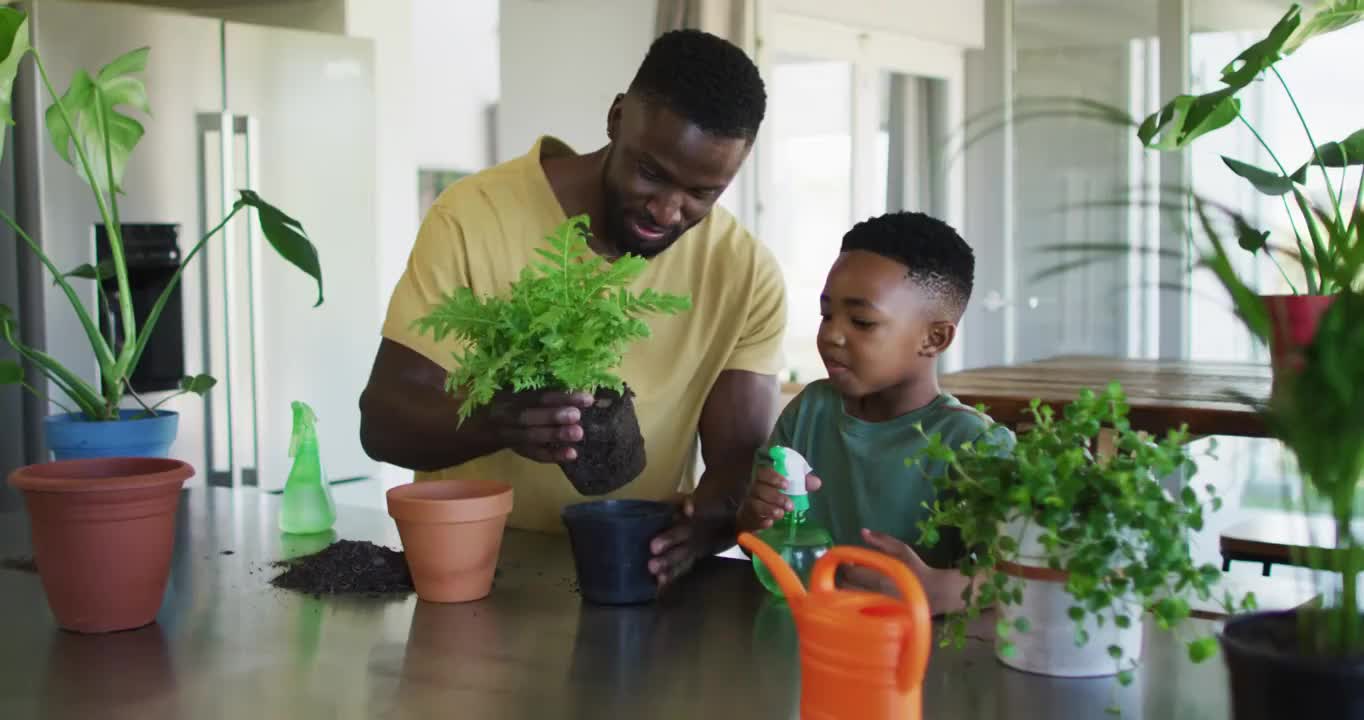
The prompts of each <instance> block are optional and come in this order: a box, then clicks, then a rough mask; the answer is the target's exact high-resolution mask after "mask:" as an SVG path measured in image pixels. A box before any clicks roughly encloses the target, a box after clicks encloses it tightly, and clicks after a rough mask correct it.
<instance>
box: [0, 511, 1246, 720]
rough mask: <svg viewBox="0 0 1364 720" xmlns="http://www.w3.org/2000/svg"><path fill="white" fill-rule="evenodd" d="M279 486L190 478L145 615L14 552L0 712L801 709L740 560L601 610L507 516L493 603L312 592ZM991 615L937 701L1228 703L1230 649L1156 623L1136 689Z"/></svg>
mask: <svg viewBox="0 0 1364 720" xmlns="http://www.w3.org/2000/svg"><path fill="white" fill-rule="evenodd" d="M277 503H278V497H277V496H271V495H265V494H261V493H258V492H256V491H254V490H236V491H232V490H227V489H221V488H217V489H212V490H205V489H195V490H187V491H186V492H185V494H184V498H183V502H182V504H181V513H180V517H179V522H178V524H177V530H176V532H177V536H176V551H175V561H174V566H173V569H172V573H171V580H170V586H169V588H168V589H167V592H166V600H165V604H164V605H163V607H162V610H161V614H160V616H159V617H158V621H157V622H156V623H155V624H153V625H151V626H149V627H146V628H143V629H140V630H135V631H129V632H124V633H116V634H112V635H104V636H81V635H75V634H71V633H66V632H63V631H60V630H58V629H57V628H56V626H55V625H54V624H53V620H52V616H51V614H50V613H49V611H48V609H47V605H46V602H45V600H44V598H43V592H42V587H41V585H40V583H39V580H38V577H37V576H36V575H33V574H31V573H26V572H21V571H17V570H11V569H0V638H3V641H0V718H5V719H6V720H19V719H20V718H79V719H80V720H87V719H88V718H139V719H140V720H156V719H160V718H196V719H198V718H204V719H213V718H222V719H223V720H229V719H230V720H264V719H266V718H288V719H291V720H296V719H302V718H313V717H317V718H409V717H411V718H417V717H423V718H425V717H442V718H479V719H485V718H486V719H488V720H495V719H497V718H583V719H584V720H586V719H588V718H593V719H595V718H685V719H687V720H719V719H720V718H754V719H760V718H796V717H797V703H798V699H799V692H800V691H799V676H798V658H797V654H796V653H797V650H796V637H795V628H794V624H793V623H792V621H791V617H790V613H789V611H788V610H787V609H786V608H785V606H784V605H781V604H779V603H774V602H772V601H771V600H769V599H768V597H767V596H766V594H765V593H764V591H763V589H762V588H761V586H759V585H758V583H757V581H756V579H755V578H754V577H753V573H752V568H751V566H750V565H749V564H748V563H746V562H744V561H738V560H728V559H723V558H714V559H710V560H707V561H706V562H704V563H702V564H701V566H700V567H699V568H698V569H697V571H696V572H694V573H693V574H692V575H690V576H689V577H688V578H687V579H685V580H684V581H683V582H682V583H680V584H679V585H678V586H677V587H675V588H673V589H672V590H670V591H669V592H668V593H667V594H666V595H665V596H664V597H663V598H662V599H661V600H659V601H658V602H656V603H653V604H649V605H644V606H638V607H629V608H608V607H595V606H592V605H589V604H585V603H583V602H582V601H581V600H580V598H579V597H578V596H577V595H576V594H575V592H574V591H573V587H572V586H573V565H572V558H571V557H570V555H569V551H568V545H567V542H566V540H565V539H564V538H562V537H558V536H550V535H536V534H531V533H523V532H516V531H509V532H508V533H507V536H506V539H505V541H504V544H503V550H502V557H501V563H500V569H499V574H498V578H497V581H496V585H495V587H494V590H493V593H492V595H491V596H489V597H488V598H486V599H484V600H482V601H479V602H475V603H468V604H463V605H437V604H430V603H425V602H419V601H417V599H416V597H415V596H410V597H407V598H405V599H397V600H378V599H336V598H332V599H314V598H312V597H308V596H304V595H299V594H294V593H288V592H284V591H279V590H275V589H274V588H272V587H270V586H269V584H268V580H269V579H270V577H272V576H273V574H274V572H275V571H274V570H273V569H272V568H270V567H269V566H268V563H269V562H270V561H273V560H277V559H279V558H281V557H284V556H285V555H286V554H302V553H305V552H309V551H311V550H312V549H315V547H309V546H308V544H307V543H304V544H299V543H288V542H287V541H286V539H285V538H284V537H282V536H281V533H280V532H279V531H278V530H277V529H276V527H275V524H274V520H275V512H276V509H277V507H278V505H277ZM335 532H336V535H337V536H339V537H343V538H349V539H364V540H372V541H374V542H378V543H381V544H386V545H389V546H391V547H398V545H399V543H398V536H397V531H396V529H395V527H394V526H393V523H392V522H391V521H390V519H389V518H388V516H387V515H386V514H385V513H383V512H382V511H380V510H374V509H367V508H358V507H342V508H341V509H340V512H339V518H338V521H337V526H336V530H335ZM313 543H314V545H315V543H316V541H313ZM28 548H29V541H28V535H27V525H26V520H25V518H24V516H23V515H22V514H21V513H16V512H8V513H0V557H13V556H16V555H22V554H25V553H26V552H27V550H28ZM224 551H232V554H230V555H228V554H223V553H224ZM1197 624H1198V625H1199V627H1200V629H1201V630H1203V631H1206V630H1207V629H1208V627H1209V625H1207V621H1197ZM988 632H989V630H988V628H982V631H981V633H980V635H979V636H978V637H976V638H975V639H973V640H972V641H970V642H969V643H968V645H967V647H966V648H965V649H963V650H954V649H950V648H948V649H944V648H936V647H935V649H934V654H933V657H932V660H931V661H930V664H929V668H928V675H927V677H926V679H925V699H924V717H925V718H931V719H938V718H962V719H966V720H976V719H984V718H1019V719H1025V718H1037V719H1039V720H1041V719H1046V720H1064V719H1067V718H1105V717H1113V716H1112V715H1108V714H1106V713H1105V708H1107V707H1109V706H1110V705H1113V704H1116V705H1117V706H1118V707H1120V708H1121V710H1122V715H1121V717H1123V718H1153V719H1154V718H1160V719H1161V720H1170V719H1174V718H1186V719H1195V718H1206V719H1209V720H1213V719H1218V718H1225V717H1228V710H1227V685H1226V677H1225V671H1224V669H1223V665H1222V662H1221V659H1220V657H1219V658H1214V659H1213V660H1211V661H1209V662H1206V663H1203V664H1201V665H1194V664H1192V663H1191V662H1190V661H1189V660H1188V659H1187V657H1186V655H1185V652H1184V649H1183V645H1182V644H1181V643H1180V642H1178V640H1177V639H1174V638H1171V637H1170V635H1169V634H1168V633H1164V632H1161V631H1159V630H1156V629H1155V628H1154V625H1153V623H1147V639H1146V648H1145V666H1144V668H1143V669H1142V670H1141V671H1140V672H1139V673H1138V674H1137V680H1136V682H1135V683H1134V684H1133V685H1132V686H1131V687H1127V688H1121V687H1119V686H1118V684H1117V683H1116V681H1114V680H1113V679H1112V678H1100V679H1092V680H1062V679H1055V678H1047V677H1041V676H1034V675H1028V674H1024V673H1020V672H1017V671H1014V670H1010V669H1007V668H1005V667H1003V666H1002V665H1000V664H999V663H998V662H996V661H995V659H994V656H993V653H992V651H991V647H990V644H989V640H988Z"/></svg>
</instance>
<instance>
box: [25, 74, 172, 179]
mask: <svg viewBox="0 0 1364 720" xmlns="http://www.w3.org/2000/svg"><path fill="white" fill-rule="evenodd" d="M149 52H150V49H149V48H139V49H137V50H133V51H132V52H130V53H127V54H125V55H122V56H120V57H118V58H115V59H114V61H113V62H111V63H109V64H108V65H105V66H104V67H103V68H102V69H101V70H100V71H99V74H98V75H96V76H95V77H93V78H92V77H90V74H89V73H87V72H85V71H84V70H79V71H77V72H76V75H75V77H73V78H72V79H71V86H70V87H69V88H67V90H66V94H65V95H63V96H62V97H61V99H60V100H59V101H57V102H54V103H52V105H51V106H49V107H48V108H47V116H46V118H45V119H46V121H47V131H48V134H49V135H50V136H51V137H52V145H53V147H55V148H56V149H57V154H58V155H60V156H61V157H62V159H63V160H65V161H66V162H68V163H70V164H71V166H72V167H74V168H76V170H77V172H79V173H80V175H81V177H82V178H84V179H85V181H86V182H88V183H90V184H91V185H92V186H93V187H95V188H96V189H98V190H101V191H104V192H108V191H109V190H110V185H111V180H112V187H113V190H114V191H115V192H122V190H121V188H120V186H121V183H122V182H123V170H124V167H125V166H126V165H127V164H128V156H129V155H130V154H132V151H133V148H134V147H135V146H136V145H137V143H138V141H139V140H141V139H142V134H143V132H144V130H143V128H142V123H140V122H138V121H137V120H134V119H133V118H131V117H128V116H127V115H124V114H122V113H120V112H119V111H118V108H120V107H123V106H125V105H126V106H129V107H132V108H134V109H137V110H141V111H142V112H143V113H146V114H148V115H150V114H151V106H150V105H149V104H148V102H147V88H146V86H145V85H143V84H142V80H141V79H139V78H136V77H134V74H135V73H139V72H142V71H143V70H144V69H145V68H146V67H147V54H148V53H149ZM68 123H69V125H68ZM73 145H78V146H79V147H78V149H76V151H75V152H73ZM82 151H83V152H84V155H85V158H84V159H85V162H88V163H89V164H90V165H89V170H90V172H91V173H93V174H94V178H90V177H88V176H87V175H86V166H85V162H82V160H81V152H82Z"/></svg>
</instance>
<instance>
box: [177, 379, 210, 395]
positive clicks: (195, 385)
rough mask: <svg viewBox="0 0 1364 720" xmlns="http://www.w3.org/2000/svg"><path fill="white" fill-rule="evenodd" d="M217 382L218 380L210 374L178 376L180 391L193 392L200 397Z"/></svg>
mask: <svg viewBox="0 0 1364 720" xmlns="http://www.w3.org/2000/svg"><path fill="white" fill-rule="evenodd" d="M217 384H218V381H217V380H215V379H214V378H213V376H212V375H204V374H199V375H187V376H185V377H183V378H180V390H181V391H182V392H187V393H194V394H195V395H198V396H200V397H203V396H204V394H205V393H207V392H208V391H209V390H211V389H213V386H214V385H217Z"/></svg>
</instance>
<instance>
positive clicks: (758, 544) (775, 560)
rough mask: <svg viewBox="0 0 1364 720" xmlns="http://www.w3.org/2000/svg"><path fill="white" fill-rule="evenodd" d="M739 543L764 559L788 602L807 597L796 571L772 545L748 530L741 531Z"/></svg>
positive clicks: (764, 563)
mask: <svg viewBox="0 0 1364 720" xmlns="http://www.w3.org/2000/svg"><path fill="white" fill-rule="evenodd" d="M739 545H740V546H741V547H743V548H744V549H745V550H748V551H749V552H751V553H753V554H754V555H757V556H758V559H760V560H762V562H763V565H766V566H767V570H768V572H770V573H772V577H773V578H774V579H775V580H776V581H777V585H779V586H781V592H782V594H783V595H785V596H786V600H787V602H791V603H794V602H796V601H797V599H798V598H804V597H805V586H804V585H802V584H801V583H800V577H799V576H798V575H796V571H794V570H792V569H791V566H790V565H787V564H786V561H785V560H782V559H781V556H780V555H778V554H777V551H776V550H773V549H772V547H771V546H770V545H768V544H767V543H765V542H763V541H762V540H759V539H758V537H757V536H756V535H754V534H752V533H746V532H744V533H739Z"/></svg>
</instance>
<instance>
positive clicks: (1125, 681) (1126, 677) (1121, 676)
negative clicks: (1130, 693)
mask: <svg viewBox="0 0 1364 720" xmlns="http://www.w3.org/2000/svg"><path fill="white" fill-rule="evenodd" d="M1118 682H1119V683H1120V684H1121V685H1122V686H1123V687H1127V686H1128V685H1131V684H1132V671H1131V670H1123V671H1122V672H1119V673H1118Z"/></svg>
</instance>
